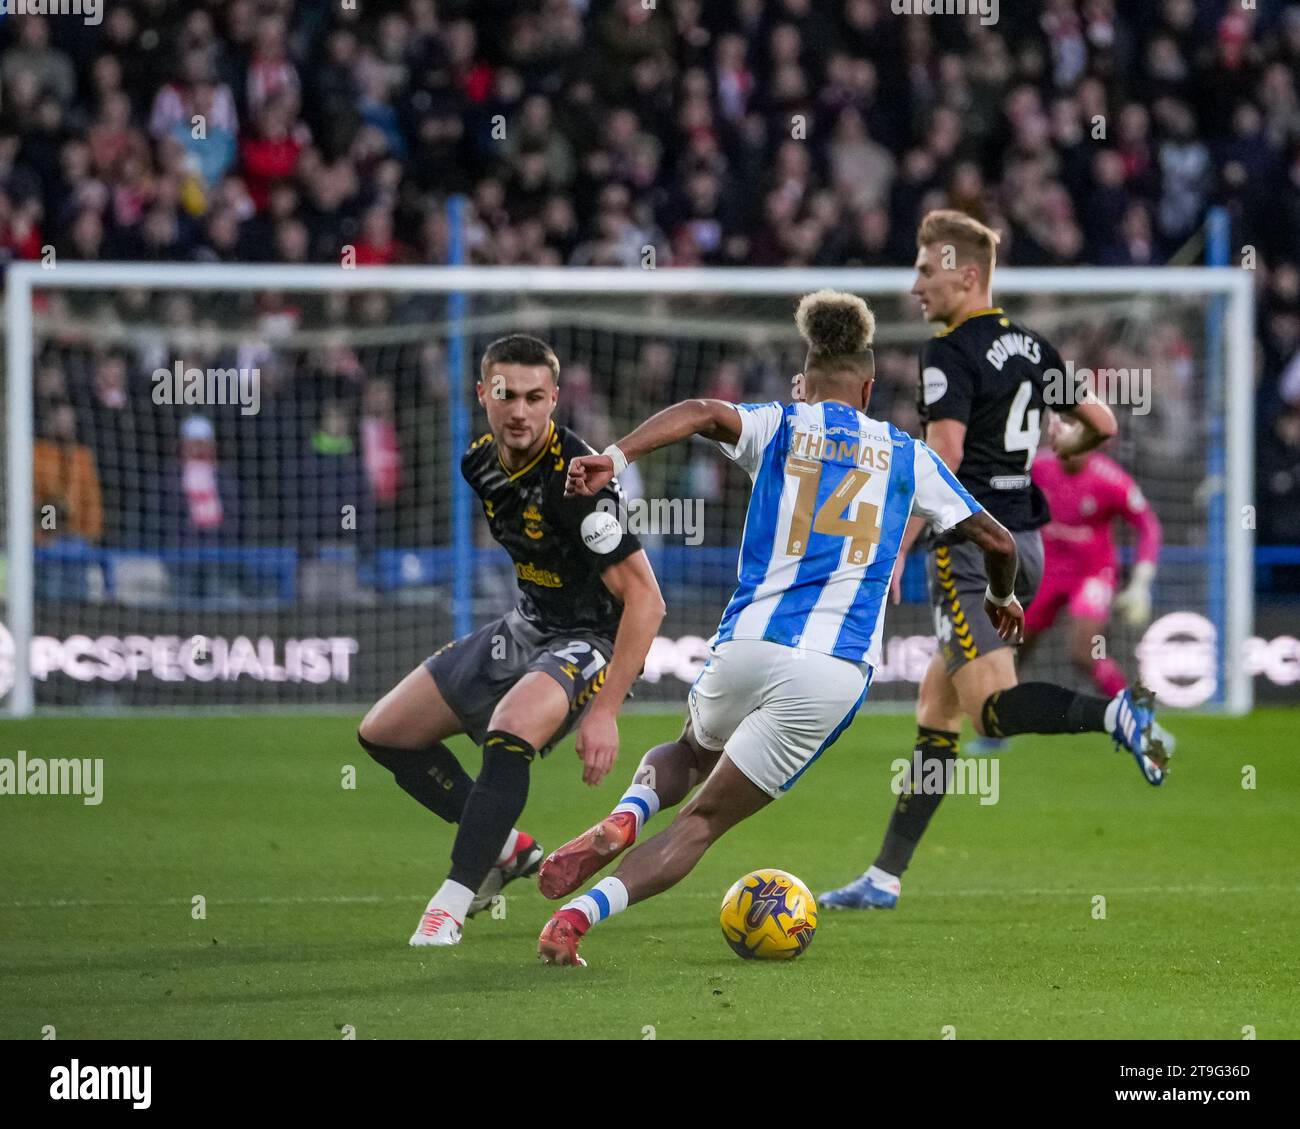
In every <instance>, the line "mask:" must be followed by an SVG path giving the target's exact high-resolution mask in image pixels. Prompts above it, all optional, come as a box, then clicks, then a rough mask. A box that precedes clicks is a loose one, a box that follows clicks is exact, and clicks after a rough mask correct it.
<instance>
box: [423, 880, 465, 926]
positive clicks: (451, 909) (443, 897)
mask: <svg viewBox="0 0 1300 1129" xmlns="http://www.w3.org/2000/svg"><path fill="white" fill-rule="evenodd" d="M473 900H474V891H473V890H471V889H469V887H467V886H462V885H461V884H460V883H459V882H453V881H452V880H451V879H450V878H448V879H447V881H446V882H444V883H443V884H442V885H441V886H439V887H438V892H437V893H436V894H434V895H433V897H432V898H430V899H429V908H430V909H434V908H437V909H445V910H446V911H447V912H448V913H449V914H451V916H452V917H453V918H455V919H456V923H457V924H458V925H464V924H465V915H466V914H467V913H469V904H470V902H472V901H473Z"/></svg>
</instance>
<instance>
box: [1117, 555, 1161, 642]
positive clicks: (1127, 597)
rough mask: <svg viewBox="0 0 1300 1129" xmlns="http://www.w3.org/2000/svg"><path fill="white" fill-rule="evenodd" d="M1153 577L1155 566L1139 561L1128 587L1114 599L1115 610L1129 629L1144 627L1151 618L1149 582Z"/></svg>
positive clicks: (1148, 562)
mask: <svg viewBox="0 0 1300 1129" xmlns="http://www.w3.org/2000/svg"><path fill="white" fill-rule="evenodd" d="M1155 576H1156V566H1155V565H1153V564H1152V563H1151V562H1150V561H1139V562H1138V563H1137V565H1136V566H1135V567H1134V569H1133V575H1132V576H1131V577H1130V578H1129V582H1128V587H1126V588H1125V589H1124V590H1123V591H1122V592H1121V593H1120V594H1119V595H1118V596H1116V597H1115V610H1116V611H1117V612H1119V613H1120V615H1122V616H1123V617H1124V622H1125V623H1127V624H1128V625H1129V626H1130V627H1144V626H1145V625H1146V623H1147V621H1148V620H1150V618H1151V582H1152V581H1153V580H1154V579H1155Z"/></svg>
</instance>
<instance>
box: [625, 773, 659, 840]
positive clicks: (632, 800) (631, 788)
mask: <svg viewBox="0 0 1300 1129" xmlns="http://www.w3.org/2000/svg"><path fill="white" fill-rule="evenodd" d="M658 810H659V793H658V792H656V791H655V790H654V789H653V788H647V787H646V786H645V785H644V784H629V785H628V786H627V791H626V792H624V793H623V798H622V799H621V800H620V801H619V803H618V807H616V808H615V809H614V814H615V815H617V814H618V813H619V812H621V811H630V812H631V813H632V814H633V815H634V816H636V833H637V834H638V835H640V834H641V828H643V827H644V826H645V825H646V822H647V820H649V819H650V818H651V817H652V816H653V815H654V814H655V813H656V812H657V811H658Z"/></svg>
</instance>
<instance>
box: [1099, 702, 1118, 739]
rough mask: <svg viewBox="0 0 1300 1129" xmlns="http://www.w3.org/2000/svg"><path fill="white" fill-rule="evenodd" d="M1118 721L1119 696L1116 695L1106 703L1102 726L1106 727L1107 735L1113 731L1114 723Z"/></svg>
mask: <svg viewBox="0 0 1300 1129" xmlns="http://www.w3.org/2000/svg"><path fill="white" fill-rule="evenodd" d="M1117 721H1119V695H1118V694H1116V695H1115V696H1114V697H1113V698H1111V700H1110V701H1109V702H1107V703H1106V717H1105V718H1104V719H1103V721H1102V724H1103V725H1104V726H1105V727H1106V732H1107V733H1113V732H1114V731H1115V723H1116V722H1117Z"/></svg>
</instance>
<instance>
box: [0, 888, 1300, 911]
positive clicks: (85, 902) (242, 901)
mask: <svg viewBox="0 0 1300 1129" xmlns="http://www.w3.org/2000/svg"><path fill="white" fill-rule="evenodd" d="M1276 890H1285V891H1287V892H1288V893H1300V885H1296V884H1293V883H1279V884H1270V885H1259V886H1129V887H1122V888H1120V889H1115V888H1113V887H1112V888H1107V887H1106V886H1105V885H1104V884H1103V883H1098V884H1097V885H1095V886H1092V887H1089V888H1088V889H1076V890H1049V889H1029V890H1016V889H1008V888H1007V887H1005V886H1001V887H997V888H994V889H978V888H976V889H969V888H968V889H962V890H926V891H925V892H924V893H921V894H916V895H914V897H915V898H916V899H918V900H920V899H927V898H1015V897H1022V898H1090V897H1092V896H1094V895H1096V894H1099V893H1100V894H1105V895H1106V896H1107V897H1141V896H1143V895H1148V894H1254V893H1264V892H1267V891H1276ZM672 896H673V897H675V898H701V899H702V898H709V899H713V900H716V898H717V895H716V894H714V893H712V892H705V891H702V890H692V891H690V892H689V893H679V894H674V895H672ZM427 900H428V893H427V891H426V892H424V893H418V894H320V895H316V896H314V897H279V896H270V895H267V896H263V897H257V898H209V899H208V905H209V907H212V906H281V905H285V906H289V905H384V904H388V903H392V902H418V901H427ZM189 903H190V898H189V896H186V897H178V898H177V899H176V900H174V901H159V900H152V901H141V900H132V899H129V898H123V899H117V900H100V899H93V898H60V899H55V900H50V901H32V902H24V901H11V902H0V909H129V908H135V909H172V908H174V907H176V906H188V905H189Z"/></svg>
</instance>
